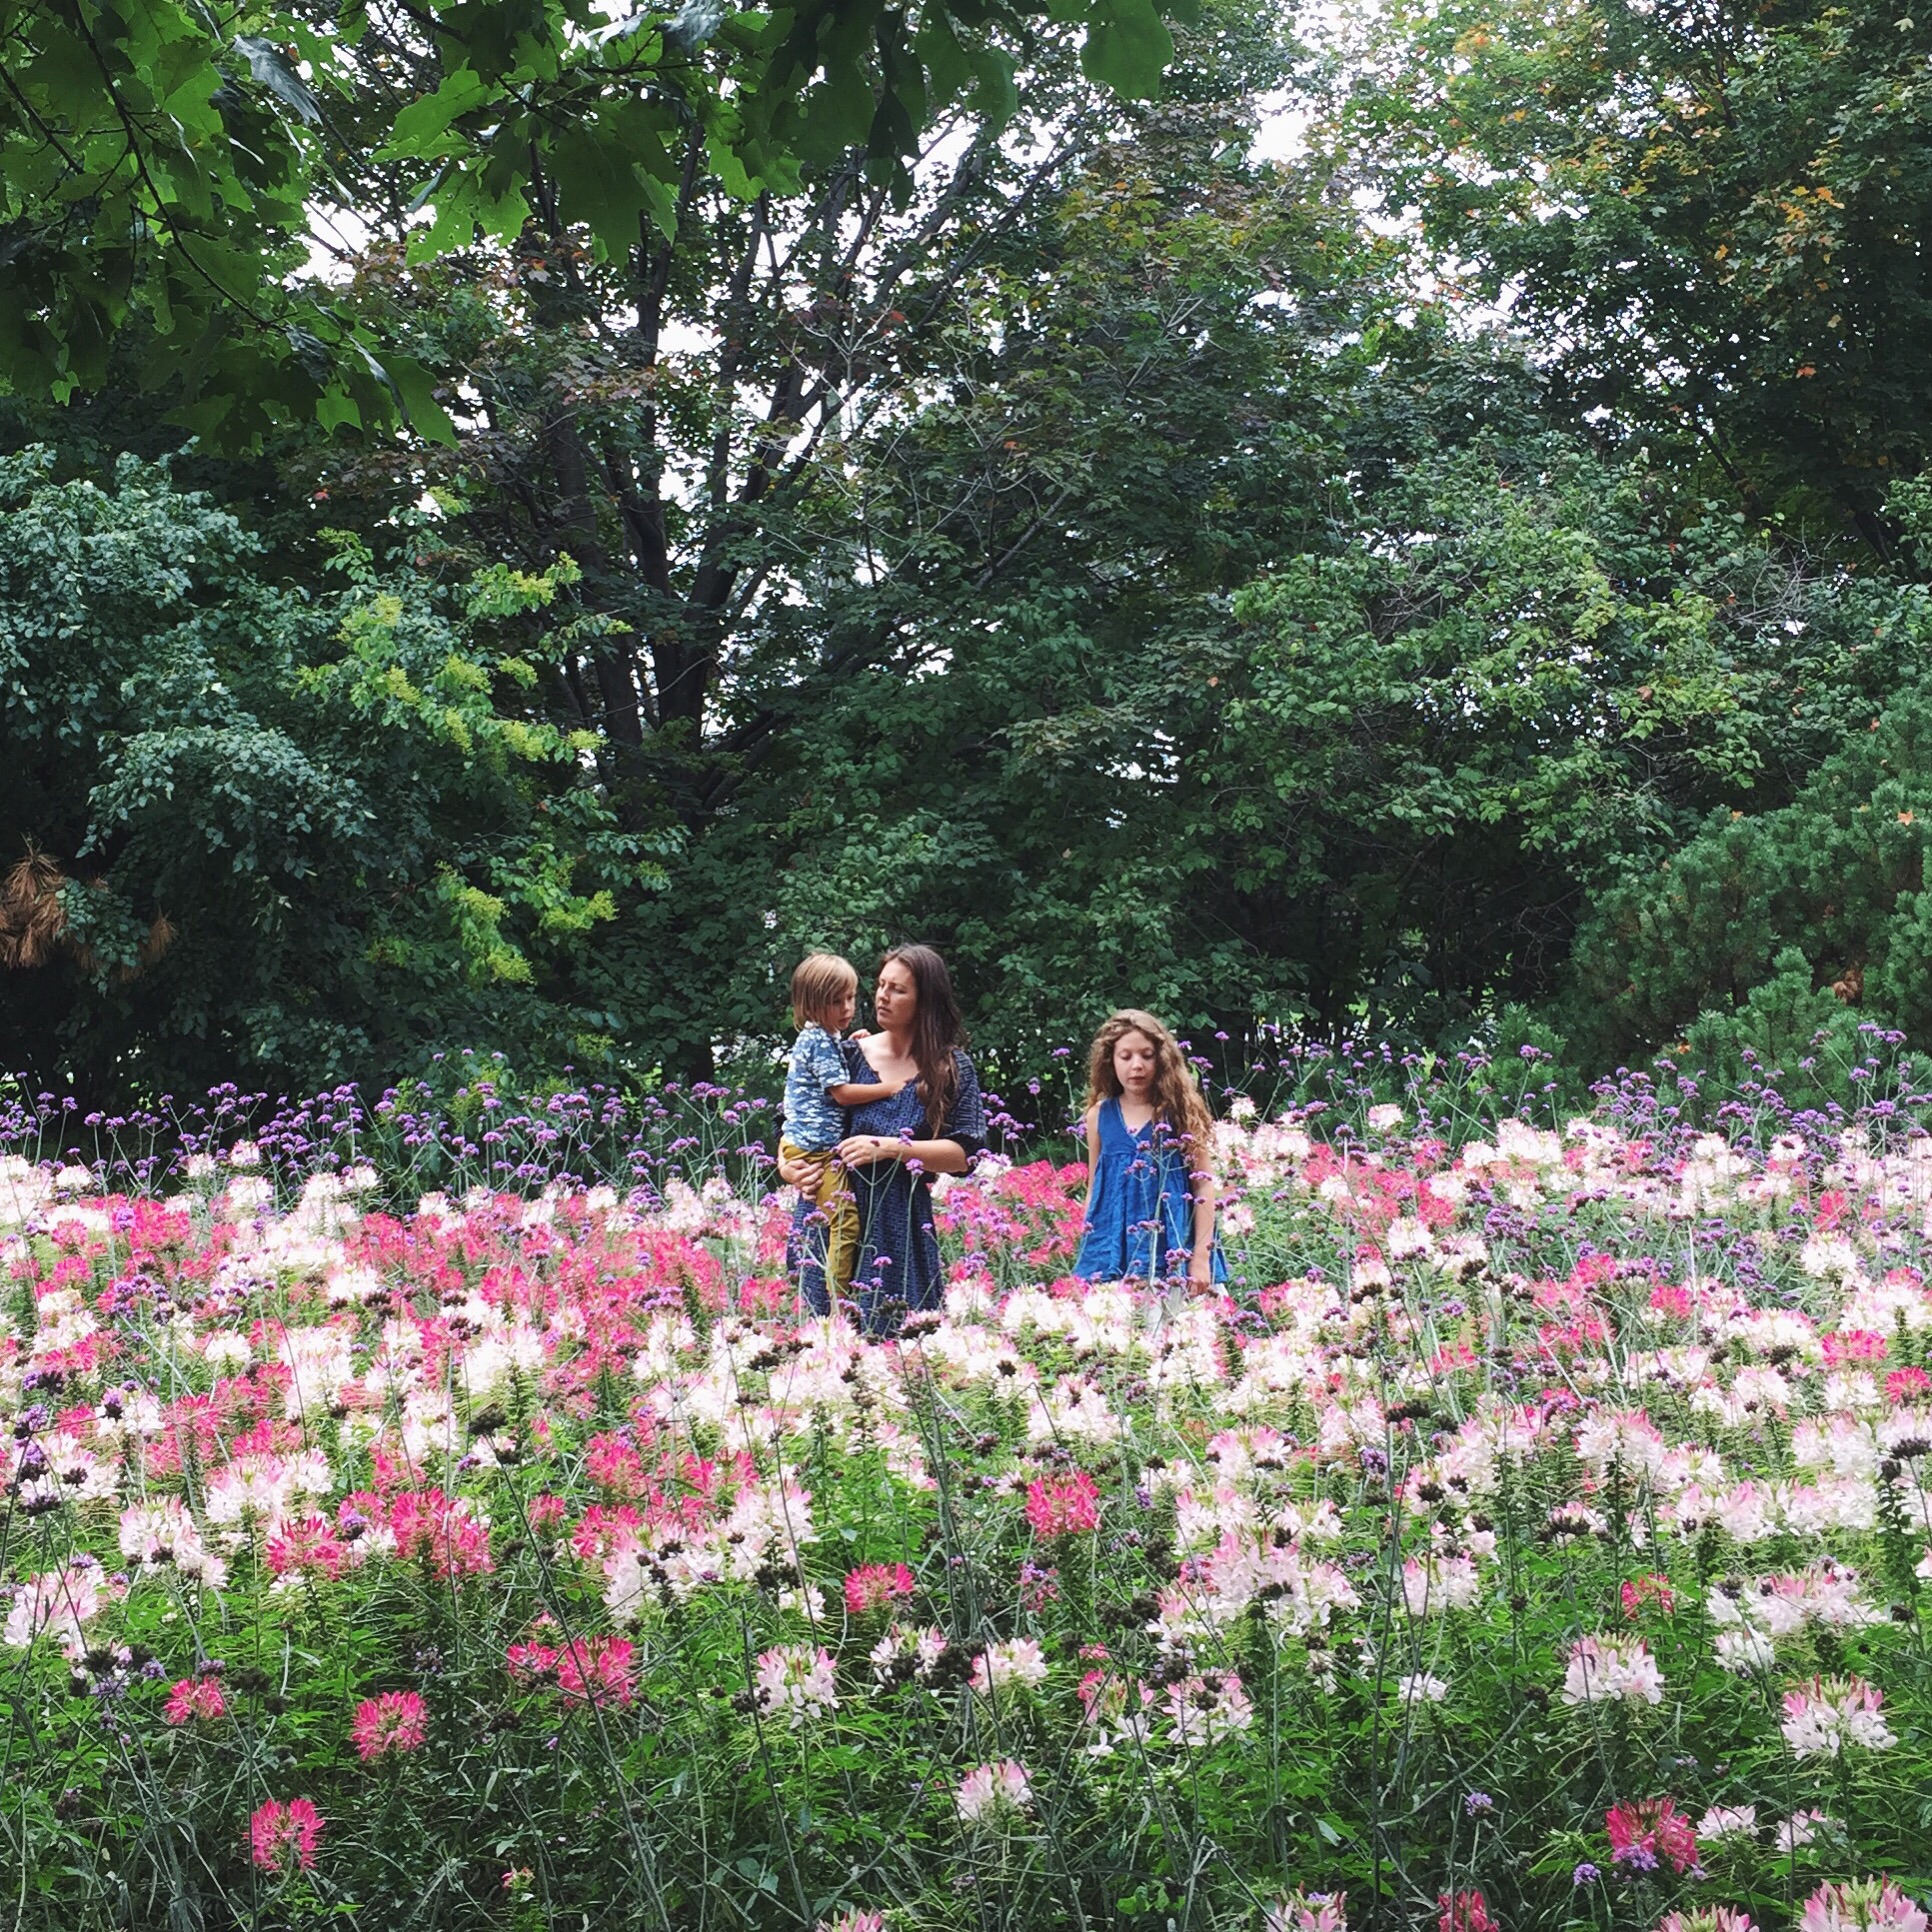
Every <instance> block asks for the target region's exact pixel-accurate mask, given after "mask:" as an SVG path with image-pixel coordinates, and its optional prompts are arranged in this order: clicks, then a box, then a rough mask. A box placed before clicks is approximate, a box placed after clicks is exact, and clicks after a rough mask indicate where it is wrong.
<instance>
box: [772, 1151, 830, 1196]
mask: <svg viewBox="0 0 1932 1932" xmlns="http://www.w3.org/2000/svg"><path fill="white" fill-rule="evenodd" d="M831 1158H832V1156H831V1155H830V1154H808V1155H803V1156H800V1157H799V1158H797V1159H795V1160H788V1159H786V1157H785V1156H784V1155H783V1154H781V1155H780V1156H779V1157H778V1178H779V1179H780V1180H781V1181H783V1182H784V1183H785V1184H786V1186H788V1187H803V1188H816V1187H817V1186H818V1184H819V1182H820V1180H821V1179H822V1178H823V1177H824V1174H825V1168H826V1164H827V1163H828V1162H829V1161H830V1160H831Z"/></svg>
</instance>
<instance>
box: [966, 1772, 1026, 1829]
mask: <svg viewBox="0 0 1932 1932" xmlns="http://www.w3.org/2000/svg"><path fill="white" fill-rule="evenodd" d="M953 1803H954V1804H955V1806H956V1807H957V1808H958V1811H959V1815H960V1818H961V1820H962V1821H963V1822H964V1823H966V1824H969V1825H974V1824H979V1823H981V1822H982V1821H986V1820H991V1819H995V1818H999V1817H1001V1816H1004V1815H1005V1814H1007V1813H1010V1812H1020V1811H1025V1810H1027V1809H1028V1807H1029V1806H1031V1804H1032V1803H1033V1781H1032V1780H1031V1779H1030V1778H1029V1777H1028V1776H1027V1774H1026V1767H1025V1766H1024V1765H1023V1764H1020V1763H1018V1762H1017V1761H1016V1760H1014V1759H1012V1758H1006V1759H1003V1760H1002V1761H1001V1762H1000V1763H998V1764H980V1765H975V1766H974V1767H973V1769H972V1770H970V1771H968V1772H967V1773H966V1775H965V1776H964V1777H963V1778H961V1779H960V1781H959V1789H958V1791H957V1792H956V1793H954V1796H953Z"/></svg>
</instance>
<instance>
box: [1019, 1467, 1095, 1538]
mask: <svg viewBox="0 0 1932 1932" xmlns="http://www.w3.org/2000/svg"><path fill="white" fill-rule="evenodd" d="M1026 1520H1027V1521H1028V1522H1029V1523H1031V1524H1032V1525H1033V1534H1034V1535H1035V1536H1037V1537H1039V1538H1041V1539H1042V1541H1044V1540H1045V1539H1047V1538H1049V1537H1054V1536H1082V1535H1085V1534H1086V1532H1087V1531H1089V1530H1095V1529H1098V1528H1099V1527H1100V1485H1099V1484H1098V1483H1096V1482H1095V1481H1094V1479H1093V1478H1092V1477H1091V1476H1090V1475H1088V1474H1087V1472H1086V1471H1085V1470H1084V1469H1076V1470H1075V1471H1074V1473H1073V1474H1072V1475H1071V1476H1040V1477H1036V1478H1035V1480H1034V1481H1032V1482H1030V1483H1028V1484H1027V1486H1026Z"/></svg>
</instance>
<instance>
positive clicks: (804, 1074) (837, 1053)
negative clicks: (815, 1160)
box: [785, 1020, 852, 1154]
mask: <svg viewBox="0 0 1932 1932" xmlns="http://www.w3.org/2000/svg"><path fill="white" fill-rule="evenodd" d="M851 1078H852V1074H851V1071H850V1069H849V1068H848V1067H847V1066H846V1064H845V1054H844V1052H843V1051H842V1050H841V1049H840V1046H839V1043H838V1042H837V1041H836V1040H835V1039H833V1037H832V1036H831V1034H829V1033H828V1032H826V1030H825V1029H824V1028H823V1027H822V1026H820V1025H819V1024H818V1022H817V1021H816V1020H808V1021H807V1022H806V1023H805V1025H804V1026H803V1027H801V1028H800V1029H799V1034H798V1038H797V1039H796V1040H794V1041H793V1042H792V1060H791V1065H790V1066H789V1067H788V1068H787V1069H786V1071H785V1138H786V1139H787V1140H788V1141H790V1142H791V1143H792V1145H793V1146H794V1147H801V1148H803V1149H804V1150H805V1151H806V1152H807V1153H811V1154H822V1153H824V1152H825V1151H826V1150H827V1149H828V1148H832V1147H836V1146H837V1145H838V1144H839V1142H840V1141H842V1140H843V1139H844V1138H845V1109H844V1108H843V1107H841V1106H840V1105H839V1104H838V1102H837V1101H836V1100H833V1099H831V1098H830V1097H829V1096H828V1095H827V1093H826V1091H825V1089H826V1088H827V1087H842V1086H843V1085H844V1084H845V1083H846V1082H847V1081H848V1080H850V1079H851Z"/></svg>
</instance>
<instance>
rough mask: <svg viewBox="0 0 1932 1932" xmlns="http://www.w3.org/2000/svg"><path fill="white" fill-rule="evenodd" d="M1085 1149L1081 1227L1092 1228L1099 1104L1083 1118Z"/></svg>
mask: <svg viewBox="0 0 1932 1932" xmlns="http://www.w3.org/2000/svg"><path fill="white" fill-rule="evenodd" d="M1083 1118H1084V1120H1085V1123H1086V1127H1085V1132H1086V1136H1087V1139H1086V1147H1087V1201H1086V1205H1085V1206H1084V1207H1083V1208H1082V1209H1081V1210H1080V1224H1081V1226H1082V1227H1088V1228H1090V1227H1092V1226H1093V1191H1094V1187H1095V1185H1096V1184H1097V1183H1098V1181H1099V1179H1100V1103H1099V1102H1098V1101H1095V1102H1094V1104H1093V1105H1092V1106H1091V1107H1089V1108H1088V1109H1087V1111H1086V1113H1085V1115H1084V1116H1083Z"/></svg>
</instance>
